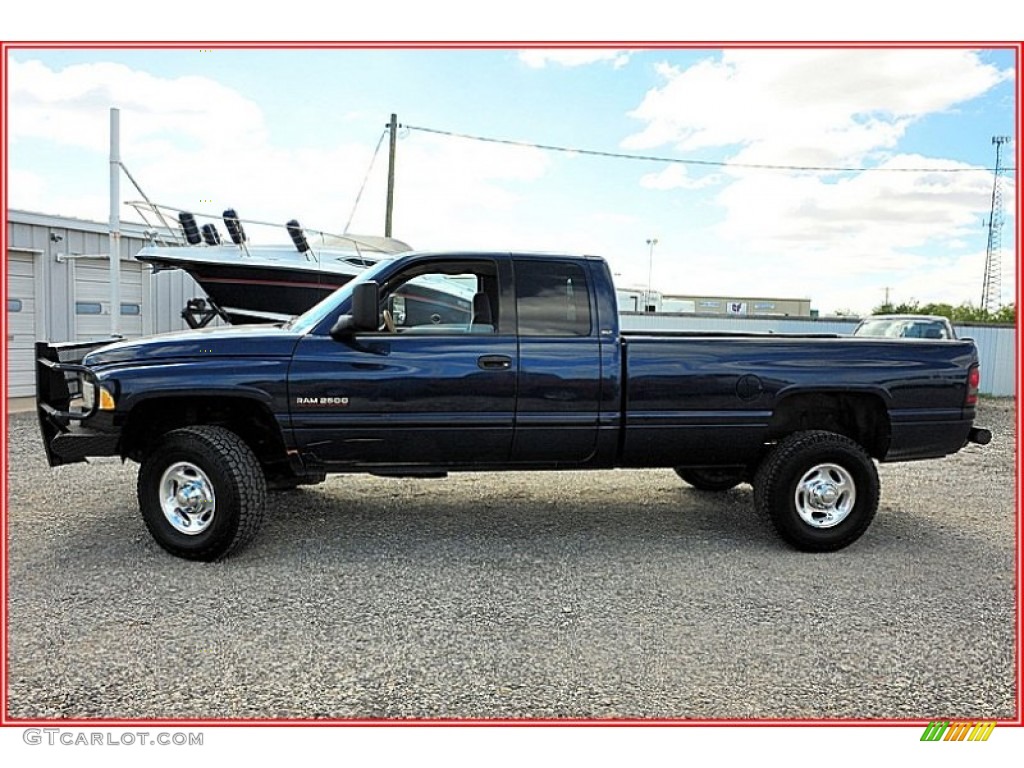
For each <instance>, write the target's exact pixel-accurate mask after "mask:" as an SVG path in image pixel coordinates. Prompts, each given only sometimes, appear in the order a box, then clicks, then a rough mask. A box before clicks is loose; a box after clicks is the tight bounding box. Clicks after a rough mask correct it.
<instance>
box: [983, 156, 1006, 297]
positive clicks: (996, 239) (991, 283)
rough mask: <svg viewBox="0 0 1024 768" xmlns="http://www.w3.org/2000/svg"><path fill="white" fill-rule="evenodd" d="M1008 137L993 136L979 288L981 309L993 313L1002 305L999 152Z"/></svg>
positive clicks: (1000, 160) (1001, 216) (1001, 218)
mask: <svg viewBox="0 0 1024 768" xmlns="http://www.w3.org/2000/svg"><path fill="white" fill-rule="evenodd" d="M1009 140H1010V137H1009V136H993V137H992V143H993V144H995V145H996V171H995V174H994V175H993V177H992V208H991V209H990V211H989V215H988V246H987V247H986V248H985V279H984V282H983V283H982V288H981V309H982V310H988V311H989V312H995V311H996V310H998V309H999V306H1000V305H1001V304H1002V303H1003V301H1002V300H1003V297H1002V282H1003V265H1002V248H1003V242H1002V236H1003V234H1002V233H1003V185H1002V179H1003V166H1002V159H1001V154H1002V153H1001V150H1002V147H1003V144H1005V143H1006V142H1008V141H1009Z"/></svg>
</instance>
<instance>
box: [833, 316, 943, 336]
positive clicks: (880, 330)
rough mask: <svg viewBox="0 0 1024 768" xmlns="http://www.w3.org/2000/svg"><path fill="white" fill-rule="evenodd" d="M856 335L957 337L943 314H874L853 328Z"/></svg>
mask: <svg viewBox="0 0 1024 768" xmlns="http://www.w3.org/2000/svg"><path fill="white" fill-rule="evenodd" d="M853 335H854V336H870V337H872V338H881V339H955V338H956V333H955V332H954V331H953V326H952V325H951V324H950V322H949V319H948V318H945V317H942V316H941V315H872V316H871V317H865V318H864V319H863V320H861V321H860V323H858V324H857V327H856V328H854V329H853Z"/></svg>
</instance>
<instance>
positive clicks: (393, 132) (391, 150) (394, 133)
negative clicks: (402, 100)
mask: <svg viewBox="0 0 1024 768" xmlns="http://www.w3.org/2000/svg"><path fill="white" fill-rule="evenodd" d="M388 128H389V129H390V141H389V143H388V203H387V208H386V209H385V211H384V237H391V213H392V211H393V210H394V208H395V145H396V143H397V141H398V115H396V114H395V113H394V112H392V113H391V122H390V123H388Z"/></svg>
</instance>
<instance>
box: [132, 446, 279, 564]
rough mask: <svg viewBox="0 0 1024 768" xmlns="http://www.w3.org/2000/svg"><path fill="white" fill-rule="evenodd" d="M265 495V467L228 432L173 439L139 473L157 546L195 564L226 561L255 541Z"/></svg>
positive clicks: (141, 501) (144, 513) (143, 502)
mask: <svg viewBox="0 0 1024 768" xmlns="http://www.w3.org/2000/svg"><path fill="white" fill-rule="evenodd" d="M266 495H267V486H266V479H265V478H264V476H263V470H262V468H261V467H260V464H259V461H257V459H256V457H255V456H254V455H253V452H252V450H251V449H250V448H249V446H248V445H246V443H245V441H243V440H242V438H240V437H239V436H238V435H236V434H235V433H234V432H231V431H230V430H227V429H224V428H223V427H212V426H197V427H185V428H184V429H176V430H174V431H173V432H168V433H167V434H166V435H164V437H163V438H162V439H161V441H160V443H159V444H158V445H157V446H156V448H155V449H154V450H153V451H151V452H150V453H149V455H148V456H146V457H145V458H144V459H143V461H142V465H141V467H140V468H139V482H138V496H139V508H140V510H141V511H142V519H143V520H144V521H145V523H146V527H147V528H148V529H149V532H150V533H151V534H152V535H153V538H154V539H156V542H157V544H159V545H160V546H161V547H163V548H164V549H166V550H167V551H168V552H170V553H171V554H172V555H177V556H178V557H183V558H185V559H188V560H205V561H210V560H219V559H220V558H222V557H225V556H227V555H228V554H230V553H231V552H233V551H234V550H236V549H238V548H240V547H241V546H242V545H244V544H246V543H247V542H248V541H250V540H251V539H252V538H253V537H254V536H255V535H256V532H257V531H258V530H259V527H260V524H261V523H262V522H263V512H264V504H265V501H266Z"/></svg>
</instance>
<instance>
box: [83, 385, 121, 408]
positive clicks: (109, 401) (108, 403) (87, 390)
mask: <svg viewBox="0 0 1024 768" xmlns="http://www.w3.org/2000/svg"><path fill="white" fill-rule="evenodd" d="M97 390H98V391H99V410H101V411H112V410H114V408H115V407H116V405H117V404H116V403H115V402H114V396H113V395H112V394H110V391H109V390H108V389H107V388H106V387H104V386H102V385H101V386H99V387H97V386H96V385H95V384H93V383H92V381H89V380H85V381H83V382H82V406H83V407H84V408H85V410H87V411H91V410H92V409H93V407H94V406H95V404H96V397H97Z"/></svg>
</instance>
